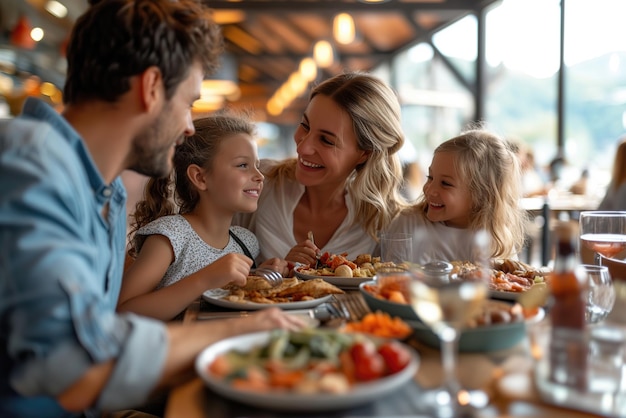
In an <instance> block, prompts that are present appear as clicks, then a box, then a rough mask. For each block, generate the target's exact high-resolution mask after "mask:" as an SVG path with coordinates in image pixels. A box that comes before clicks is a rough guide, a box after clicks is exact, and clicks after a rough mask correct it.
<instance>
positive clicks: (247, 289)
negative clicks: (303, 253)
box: [202, 276, 344, 310]
mask: <svg viewBox="0 0 626 418" xmlns="http://www.w3.org/2000/svg"><path fill="white" fill-rule="evenodd" d="M341 293H344V292H343V290H341V289H339V288H338V287H336V286H334V285H332V284H330V283H328V282H325V281H324V280H322V279H317V280H308V281H304V280H300V279H298V278H297V277H291V278H285V279H283V283H282V284H281V285H279V286H276V287H271V286H270V284H269V283H268V282H267V281H266V280H265V279H263V278H262V277H258V276H249V277H248V281H247V282H246V285H245V286H243V287H240V286H234V285H228V286H224V287H223V288H219V289H209V290H207V291H205V292H204V293H203V294H202V298H203V299H204V300H205V301H207V302H209V303H211V304H213V305H216V306H221V307H223V308H229V309H239V310H258V309H265V308H267V307H268V306H277V307H279V308H281V309H308V308H314V307H315V306H317V305H319V304H321V303H324V302H328V301H329V300H330V299H331V298H332V295H333V294H341Z"/></svg>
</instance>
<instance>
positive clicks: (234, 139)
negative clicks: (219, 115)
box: [205, 133, 263, 212]
mask: <svg viewBox="0 0 626 418" xmlns="http://www.w3.org/2000/svg"><path fill="white" fill-rule="evenodd" d="M205 181H206V185H207V191H208V193H209V196H211V197H212V201H213V204H214V205H216V206H222V207H223V208H224V209H225V210H226V211H229V212H254V211H255V210H256V208H257V202H258V200H259V195H260V194H261V190H262V189H263V174H261V172H260V171H259V156H258V153H257V145H256V142H255V141H254V139H253V138H252V137H251V136H250V135H248V134H245V133H238V134H234V135H232V136H230V137H228V138H225V139H224V140H222V142H221V144H220V146H219V151H218V152H217V154H216V155H215V157H214V159H213V164H212V168H211V170H210V172H207V173H206V174H205Z"/></svg>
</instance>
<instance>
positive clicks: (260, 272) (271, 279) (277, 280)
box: [250, 267, 283, 287]
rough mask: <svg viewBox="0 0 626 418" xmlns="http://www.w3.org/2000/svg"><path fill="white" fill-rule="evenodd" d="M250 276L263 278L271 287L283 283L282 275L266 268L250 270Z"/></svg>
mask: <svg viewBox="0 0 626 418" xmlns="http://www.w3.org/2000/svg"><path fill="white" fill-rule="evenodd" d="M250 274H251V275H254V276H261V277H263V278H264V279H265V280H267V282H268V283H269V284H270V285H271V286H272V287H276V286H280V285H281V284H282V283H283V275H282V274H280V272H278V271H276V270H272V269H270V268H267V267H259V268H256V269H252V270H250Z"/></svg>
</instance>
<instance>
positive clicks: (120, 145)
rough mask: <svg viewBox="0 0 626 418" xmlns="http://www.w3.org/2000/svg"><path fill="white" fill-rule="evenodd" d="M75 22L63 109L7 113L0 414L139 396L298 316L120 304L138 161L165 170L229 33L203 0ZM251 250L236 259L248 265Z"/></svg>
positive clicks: (1, 166)
mask: <svg viewBox="0 0 626 418" xmlns="http://www.w3.org/2000/svg"><path fill="white" fill-rule="evenodd" d="M92 3H94V4H93V5H92V6H91V7H90V8H89V9H88V10H87V11H86V13H85V14H84V15H83V16H81V17H80V18H79V20H78V21H77V23H76V25H75V27H74V30H73V33H72V37H71V41H70V44H69V47H68V75H67V81H66V85H65V95H64V101H65V110H64V111H63V114H62V115H59V114H58V113H56V112H55V111H54V110H53V109H52V108H50V107H48V106H47V105H46V104H44V103H43V102H40V101H38V100H35V99H29V100H28V101H27V102H26V104H25V106H24V109H23V113H22V114H21V115H20V116H19V117H17V118H15V119H13V120H9V121H4V122H2V123H1V124H0V245H2V255H1V256H0V416H2V417H12V418H19V417H37V418H45V417H66V416H67V417H72V416H80V414H91V413H92V412H93V413H99V412H100V411H110V410H118V409H124V408H129V407H133V406H136V405H139V404H141V403H142V402H144V401H145V400H146V399H147V398H148V396H149V395H150V394H151V393H154V391H155V390H157V389H160V388H164V387H167V386H168V384H171V383H172V382H173V381H176V380H177V378H179V377H180V376H183V375H187V374H188V373H189V371H191V370H192V365H193V360H194V358H195V356H196V355H197V354H198V353H199V352H200V351H201V350H202V349H203V348H204V347H205V346H207V345H208V344H210V343H211V342H213V341H216V340H218V339H221V338H224V337H228V336H231V335H236V334H239V333H243V332H249V331H256V330H264V329H272V328H276V327H283V328H297V327H299V326H300V325H301V322H300V321H299V320H298V319H296V318H294V317H290V316H288V315H285V314H283V313H282V312H281V311H280V310H278V309H268V310H265V311H263V312H260V313H258V314H256V315H253V316H251V317H248V319H247V320H243V321H242V320H231V321H223V322H217V321H211V322H210V323H197V324H192V325H182V324H168V325H166V324H163V323H161V322H158V321H154V320H149V319H147V318H143V317H139V316H136V315H132V314H126V315H118V314H116V313H115V306H116V303H117V298H118V293H119V289H120V282H121V277H122V269H123V262H124V250H125V243H126V237H125V234H126V213H125V202H126V191H125V190H124V187H123V185H122V182H121V180H120V179H119V177H118V176H119V175H120V174H121V173H122V171H123V170H126V169H130V170H134V171H136V172H138V173H141V174H145V175H149V176H163V175H166V174H168V173H169V172H170V170H171V168H172V161H171V159H172V156H173V152H174V147H175V146H176V144H180V143H182V141H184V138H185V137H186V136H189V135H191V134H193V133H194V127H193V123H192V115H191V107H192V104H193V102H194V101H195V100H196V99H198V97H199V95H200V84H201V81H202V79H203V77H204V75H205V73H208V72H210V71H212V70H213V69H214V67H215V66H216V64H217V58H218V56H219V53H220V51H221V47H222V39H221V35H220V32H219V29H218V27H217V26H216V25H215V24H214V23H213V22H212V21H211V19H210V13H209V11H208V10H207V9H206V8H205V7H203V6H202V5H201V4H200V3H198V2H196V1H194V0H178V1H172V0H106V1H102V2H98V3H97V2H93V1H92ZM251 264H252V260H249V262H248V260H247V259H244V258H243V257H242V259H241V261H240V263H239V264H234V265H233V269H238V270H243V271H248V270H249V268H250V265H251Z"/></svg>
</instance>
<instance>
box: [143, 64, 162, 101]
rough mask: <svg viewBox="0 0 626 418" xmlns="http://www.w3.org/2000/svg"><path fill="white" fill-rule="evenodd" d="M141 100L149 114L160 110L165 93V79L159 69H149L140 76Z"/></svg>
mask: <svg viewBox="0 0 626 418" xmlns="http://www.w3.org/2000/svg"><path fill="white" fill-rule="evenodd" d="M140 83H141V100H142V105H143V108H144V109H145V110H146V111H147V112H152V111H153V110H154V109H155V108H160V103H161V102H162V101H163V99H164V96H165V91H164V87H163V77H161V70H159V68H158V67H155V66H152V67H148V68H147V69H146V70H145V71H144V72H143V73H141V75H140Z"/></svg>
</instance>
